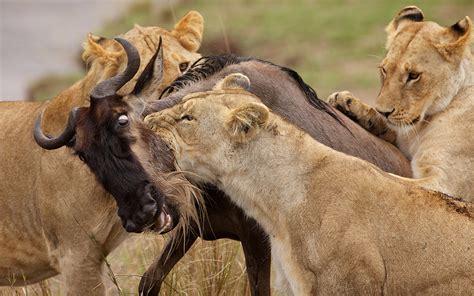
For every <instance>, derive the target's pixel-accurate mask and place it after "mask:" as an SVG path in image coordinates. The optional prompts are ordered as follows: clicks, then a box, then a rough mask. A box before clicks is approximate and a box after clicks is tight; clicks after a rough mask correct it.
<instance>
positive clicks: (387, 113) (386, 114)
mask: <svg viewBox="0 0 474 296" xmlns="http://www.w3.org/2000/svg"><path fill="white" fill-rule="evenodd" d="M375 110H377V112H379V113H380V114H382V115H383V116H385V118H387V117H389V116H390V114H392V113H393V111H395V108H394V109H392V111H388V112H384V111H381V110H379V109H375Z"/></svg>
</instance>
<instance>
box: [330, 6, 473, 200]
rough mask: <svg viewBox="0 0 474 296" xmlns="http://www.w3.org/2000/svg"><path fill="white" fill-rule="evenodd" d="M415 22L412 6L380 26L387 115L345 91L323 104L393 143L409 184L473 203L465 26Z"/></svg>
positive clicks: (379, 104) (381, 106)
mask: <svg viewBox="0 0 474 296" xmlns="http://www.w3.org/2000/svg"><path fill="white" fill-rule="evenodd" d="M413 18H415V19H417V20H413ZM422 18H423V14H422V12H421V10H419V9H418V8H417V7H414V6H410V7H406V8H404V9H403V10H402V11H400V13H399V14H398V15H397V16H396V17H395V18H394V19H393V20H392V22H391V23H390V24H389V25H388V27H387V29H386V31H387V33H388V38H387V54H386V57H385V59H384V60H383V61H382V63H381V65H380V68H381V75H382V81H383V83H382V89H381V91H380V94H379V96H378V98H377V100H376V109H377V110H378V111H379V112H392V110H393V112H392V113H391V114H390V115H389V116H388V117H387V118H385V117H383V116H381V115H380V114H379V113H378V112H377V111H376V110H375V109H373V108H371V107H370V106H368V105H366V104H363V103H362V102H360V100H358V99H356V98H355V97H354V96H353V95H352V94H351V93H349V92H338V93H334V94H332V95H331V96H330V97H329V102H330V103H331V104H332V105H333V106H335V107H337V108H338V109H340V110H341V111H343V112H345V113H346V114H349V115H351V116H352V117H353V118H355V120H356V121H358V122H359V124H361V125H362V126H363V127H365V128H366V129H367V130H369V131H370V132H372V133H374V134H375V135H378V136H380V137H382V138H384V139H386V140H389V141H393V142H395V143H396V145H397V146H398V147H399V148H400V149H401V150H402V151H403V152H404V153H405V155H406V156H407V157H408V158H409V159H411V165H412V170H413V175H414V178H416V179H417V180H415V182H416V183H418V184H420V185H422V186H425V187H427V188H430V189H434V190H438V191H442V192H444V193H447V194H450V195H454V196H458V197H462V198H464V199H466V200H469V201H474V191H473V188H474V174H473V172H474V161H473V159H474V133H473V132H472V126H473V124H474V80H473V77H474V76H473V69H474V68H473V64H472V55H471V51H470V48H469V45H470V43H471V40H472V33H471V32H472V22H471V20H470V18H469V17H465V18H463V19H461V20H460V21H459V22H458V23H456V24H455V25H453V26H452V27H442V26H439V25H438V24H436V23H434V22H429V21H421V19H422ZM410 73H411V75H412V76H411V78H409V75H410Z"/></svg>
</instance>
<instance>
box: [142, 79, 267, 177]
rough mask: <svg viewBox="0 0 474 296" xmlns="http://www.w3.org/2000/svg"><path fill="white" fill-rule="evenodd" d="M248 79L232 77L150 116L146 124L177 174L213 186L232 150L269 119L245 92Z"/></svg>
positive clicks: (227, 162) (249, 138)
mask: <svg viewBox="0 0 474 296" xmlns="http://www.w3.org/2000/svg"><path fill="white" fill-rule="evenodd" d="M249 88H250V82H249V79H248V78H247V77H246V76H244V75H242V74H240V73H234V74H230V75H228V76H227V77H225V78H224V79H222V80H221V81H220V82H218V83H217V84H216V86H215V87H214V88H213V89H212V90H211V91H206V92H200V93H194V94H190V95H188V96H186V97H184V99H183V101H182V102H181V103H180V104H178V105H175V106H174V107H172V108H169V109H165V110H163V111H161V112H157V113H153V114H150V115H148V116H147V117H146V118H145V123H147V124H148V126H149V127H150V128H151V129H152V130H154V131H155V132H156V133H157V134H158V135H159V136H160V137H162V139H163V140H164V141H165V142H166V143H167V144H168V145H169V146H170V148H171V149H172V150H173V152H174V154H175V157H176V166H177V168H178V170H181V171H192V172H194V173H197V174H198V175H199V177H197V176H190V177H191V179H194V180H195V181H197V182H199V181H202V182H211V183H216V181H217V180H216V178H217V177H218V176H219V175H221V172H222V169H223V168H229V162H230V161H232V151H235V149H238V148H237V147H239V146H241V145H242V144H244V143H246V142H248V141H251V140H252V139H253V138H254V137H255V135H256V134H257V133H258V131H259V129H260V128H262V127H263V126H264V125H265V124H266V123H267V121H268V117H269V111H268V108H267V107H265V105H263V104H261V103H260V100H259V99H258V98H257V97H255V96H254V95H252V94H251V93H249V92H247V90H248V89H249Z"/></svg>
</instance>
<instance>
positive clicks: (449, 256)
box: [145, 73, 474, 295]
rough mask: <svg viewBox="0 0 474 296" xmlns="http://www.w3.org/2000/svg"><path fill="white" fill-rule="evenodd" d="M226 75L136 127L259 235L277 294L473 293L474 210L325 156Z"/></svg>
mask: <svg viewBox="0 0 474 296" xmlns="http://www.w3.org/2000/svg"><path fill="white" fill-rule="evenodd" d="M250 89H251V82H250V80H249V79H248V77H247V76H245V75H242V74H240V73H232V74H229V75H227V76H226V77H225V78H223V79H222V80H220V81H218V82H217V83H216V84H215V86H214V87H213V88H212V89H211V90H208V91H203V92H197V93H191V94H188V95H186V96H185V97H184V98H182V100H181V102H180V103H178V104H176V105H175V106H173V107H172V108H169V109H165V110H163V111H161V112H157V113H153V114H150V115H148V116H147V117H146V118H145V121H146V122H147V123H148V124H149V126H150V127H151V128H152V129H153V130H154V131H155V132H156V133H157V134H158V135H160V136H161V137H162V138H163V140H164V141H166V142H167V143H168V145H169V147H170V148H171V150H172V151H173V153H174V155H175V157H176V162H175V163H176V168H177V169H178V170H180V171H183V172H185V173H188V174H189V177H190V178H191V179H193V180H194V181H195V182H197V183H209V184H213V185H215V186H217V187H218V188H219V189H221V190H223V191H224V192H225V193H226V194H227V195H228V196H229V197H230V199H231V200H232V201H234V202H235V203H237V204H238V205H239V206H240V207H242V209H244V211H245V213H247V214H248V215H249V216H251V217H253V218H254V219H256V221H257V222H258V223H259V224H260V225H261V226H262V227H263V229H264V230H265V232H266V233H267V234H268V237H269V240H270V243H271V250H272V264H273V265H274V266H275V271H276V273H277V276H276V277H277V279H279V280H280V284H283V285H285V284H286V285H287V286H286V287H285V286H283V288H286V289H287V290H286V293H285V295H355V294H367V295H375V294H377V295H378V294H382V295H384V294H386V293H388V294H424V295H433V294H442V295H469V294H470V293H471V292H472V291H473V290H474V249H473V248H472V246H473V245H474V220H473V215H474V207H473V205H472V204H469V203H465V202H462V201H459V200H456V199H453V198H451V197H449V196H446V195H444V194H442V193H439V192H435V191H431V190H427V189H424V188H422V187H419V186H417V185H414V184H411V183H409V182H406V181H404V180H401V179H399V178H396V177H393V176H391V175H390V174H387V173H385V172H383V171H382V170H380V169H379V168H377V167H375V166H374V165H372V164H369V163H367V162H365V161H363V160H360V159H357V158H355V157H351V156H348V155H345V154H343V153H340V152H337V151H335V150H332V149H330V148H329V147H327V146H325V145H323V144H321V143H319V142H317V141H316V140H314V139H313V138H312V137H311V136H310V135H309V134H308V133H306V132H305V131H304V130H302V129H300V128H298V127H296V126H294V125H293V124H291V123H290V122H288V120H287V119H285V118H283V117H281V116H278V115H277V114H275V113H273V112H271V111H270V110H269V109H268V107H266V106H265V105H264V104H262V103H261V101H260V99H259V98H258V97H257V96H255V95H253V94H252V93H251V92H249V90H250Z"/></svg>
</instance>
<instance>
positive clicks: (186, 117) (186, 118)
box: [180, 114, 194, 121]
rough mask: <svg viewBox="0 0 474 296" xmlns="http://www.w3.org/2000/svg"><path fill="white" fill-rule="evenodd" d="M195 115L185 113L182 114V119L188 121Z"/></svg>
mask: <svg viewBox="0 0 474 296" xmlns="http://www.w3.org/2000/svg"><path fill="white" fill-rule="evenodd" d="M193 119H194V117H192V116H191V115H189V114H184V115H183V116H181V118H180V120H187V121H191V120H193Z"/></svg>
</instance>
